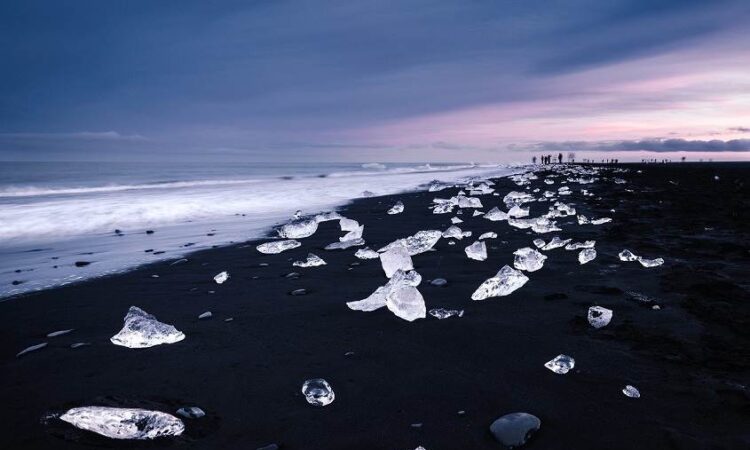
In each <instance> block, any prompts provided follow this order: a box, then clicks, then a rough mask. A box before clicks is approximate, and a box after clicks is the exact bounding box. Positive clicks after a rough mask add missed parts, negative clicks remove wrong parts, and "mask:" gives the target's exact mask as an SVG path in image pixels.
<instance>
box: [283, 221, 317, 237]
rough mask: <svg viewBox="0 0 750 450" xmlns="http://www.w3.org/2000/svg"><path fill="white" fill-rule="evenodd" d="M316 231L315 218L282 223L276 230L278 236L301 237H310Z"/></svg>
mask: <svg viewBox="0 0 750 450" xmlns="http://www.w3.org/2000/svg"><path fill="white" fill-rule="evenodd" d="M316 231H318V221H317V220H316V219H304V220H295V221H292V222H289V223H287V224H286V225H283V226H282V227H281V228H279V229H278V230H277V233H278V234H279V237H280V238H284V239H301V238H306V237H310V236H312V235H313V234H315V232H316Z"/></svg>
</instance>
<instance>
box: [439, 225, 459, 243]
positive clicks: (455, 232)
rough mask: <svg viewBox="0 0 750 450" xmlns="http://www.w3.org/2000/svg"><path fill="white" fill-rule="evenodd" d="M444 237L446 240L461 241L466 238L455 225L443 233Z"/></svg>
mask: <svg viewBox="0 0 750 450" xmlns="http://www.w3.org/2000/svg"><path fill="white" fill-rule="evenodd" d="M443 237H444V238H446V239H450V238H454V239H458V240H459V241H460V240H461V239H463V238H464V234H463V232H462V231H461V229H460V228H458V227H457V226H455V225H452V226H451V227H449V228H448V229H447V230H445V231H443Z"/></svg>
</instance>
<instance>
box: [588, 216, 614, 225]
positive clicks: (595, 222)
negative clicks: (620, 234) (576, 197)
mask: <svg viewBox="0 0 750 450" xmlns="http://www.w3.org/2000/svg"><path fill="white" fill-rule="evenodd" d="M609 222H612V219H611V218H609V217H601V218H599V219H593V220H592V221H591V224H592V225H601V224H604V223H609Z"/></svg>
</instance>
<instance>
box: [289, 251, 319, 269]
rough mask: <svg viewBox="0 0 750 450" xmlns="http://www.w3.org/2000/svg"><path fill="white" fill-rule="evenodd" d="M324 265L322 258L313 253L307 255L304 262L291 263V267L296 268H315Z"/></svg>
mask: <svg viewBox="0 0 750 450" xmlns="http://www.w3.org/2000/svg"><path fill="white" fill-rule="evenodd" d="M325 264H326V262H325V261H323V258H321V257H320V256H318V255H315V254H313V253H308V254H307V259H306V260H304V261H294V262H293V263H292V265H293V266H296V267H317V266H324V265H325Z"/></svg>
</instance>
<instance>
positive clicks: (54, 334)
mask: <svg viewBox="0 0 750 450" xmlns="http://www.w3.org/2000/svg"><path fill="white" fill-rule="evenodd" d="M71 331H73V328H71V329H69V330H60V331H53V332H52V333H49V334H47V337H57V336H62V335H63V334H68V333H70V332H71Z"/></svg>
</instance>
